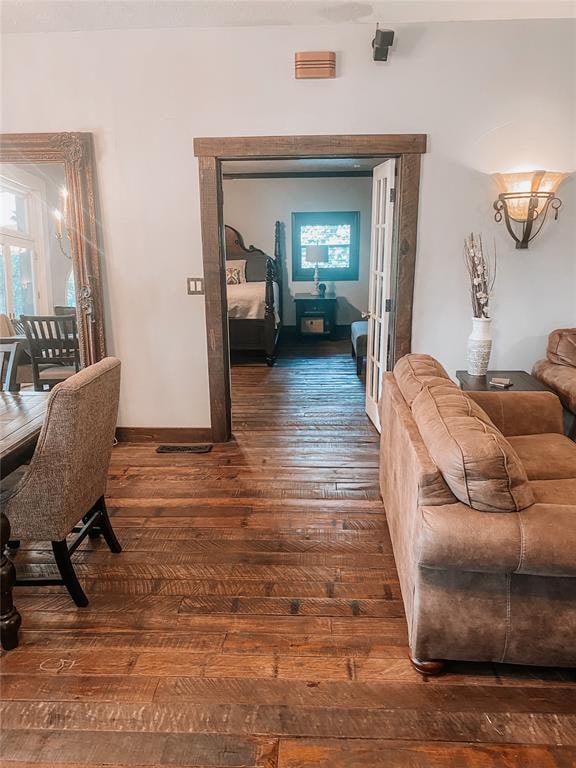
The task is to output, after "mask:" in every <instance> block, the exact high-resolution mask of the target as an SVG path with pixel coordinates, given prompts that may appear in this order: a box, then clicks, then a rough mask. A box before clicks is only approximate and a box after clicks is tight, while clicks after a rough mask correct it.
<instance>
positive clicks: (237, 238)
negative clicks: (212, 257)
mask: <svg viewBox="0 0 576 768" xmlns="http://www.w3.org/2000/svg"><path fill="white" fill-rule="evenodd" d="M224 231H225V234H226V261H228V260H230V259H246V281H247V282H249V283H255V282H263V281H264V280H266V264H267V262H268V254H266V253H264V251H261V250H260V248H255V247H254V246H253V245H251V246H249V247H248V248H247V247H246V246H245V245H244V238H243V237H242V235H241V234H240V232H238V230H237V229H234V227H229V226H228V224H226V225H225V227H224Z"/></svg>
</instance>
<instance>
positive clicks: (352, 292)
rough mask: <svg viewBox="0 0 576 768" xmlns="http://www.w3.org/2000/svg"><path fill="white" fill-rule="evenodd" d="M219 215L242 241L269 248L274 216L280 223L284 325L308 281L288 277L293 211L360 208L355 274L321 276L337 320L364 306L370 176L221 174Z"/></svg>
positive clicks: (353, 316)
mask: <svg viewBox="0 0 576 768" xmlns="http://www.w3.org/2000/svg"><path fill="white" fill-rule="evenodd" d="M223 186H224V221H225V223H226V224H230V225H231V226H233V227H234V228H235V229H238V230H239V231H240V232H241V233H242V236H243V237H244V238H245V240H244V242H245V243H246V245H255V246H256V247H257V248H262V250H264V251H266V253H270V254H273V253H274V222H275V221H276V220H278V221H281V222H282V223H283V224H284V233H285V243H284V254H283V258H284V265H283V275H284V283H283V289H284V325H294V324H295V322H296V317H295V315H296V313H295V307H294V301H293V296H294V294H295V293H307V292H310V291H311V290H312V288H313V283H312V282H306V281H294V280H292V213H294V212H296V211H302V212H306V211H360V270H359V274H358V280H340V281H326V285H327V288H328V291H329V292H330V293H335V294H336V296H337V297H338V300H337V315H336V322H337V323H338V324H339V325H347V324H349V323H352V322H354V320H359V319H360V316H361V313H362V312H365V311H367V309H368V281H369V273H370V219H371V215H372V180H371V179H369V178H338V177H336V178H323V179H310V178H300V179H289V178H284V179H226V180H225V181H224V184H223Z"/></svg>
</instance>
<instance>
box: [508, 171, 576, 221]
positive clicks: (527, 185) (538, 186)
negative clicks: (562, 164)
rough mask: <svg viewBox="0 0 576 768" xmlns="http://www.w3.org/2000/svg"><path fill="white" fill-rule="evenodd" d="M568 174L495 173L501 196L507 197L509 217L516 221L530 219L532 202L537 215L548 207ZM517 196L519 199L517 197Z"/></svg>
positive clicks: (532, 172) (550, 172)
mask: <svg viewBox="0 0 576 768" xmlns="http://www.w3.org/2000/svg"><path fill="white" fill-rule="evenodd" d="M566 176H567V174H566V173H560V172H558V171H527V172H524V173H495V174H494V178H495V179H496V183H497V184H498V188H499V190H500V194H504V195H506V204H507V207H508V215H509V216H510V218H511V219H513V220H514V221H521V222H524V221H526V220H527V219H528V212H529V207H530V201H531V200H532V205H533V206H534V205H535V202H536V201H537V203H538V205H537V206H536V211H537V214H539V213H540V212H541V211H542V209H543V208H545V207H546V204H547V199H548V198H549V197H550V196H553V195H554V193H555V192H556V190H557V189H558V187H559V186H560V184H561V182H562V180H563V179H565V178H566ZM516 195H517V197H516Z"/></svg>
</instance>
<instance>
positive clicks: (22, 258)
mask: <svg viewBox="0 0 576 768" xmlns="http://www.w3.org/2000/svg"><path fill="white" fill-rule="evenodd" d="M11 251H12V260H11V261H12V295H13V296H12V298H13V302H14V309H13V311H14V314H15V315H18V316H19V315H33V314H34V284H33V281H32V253H31V252H30V251H28V250H26V249H25V248H11Z"/></svg>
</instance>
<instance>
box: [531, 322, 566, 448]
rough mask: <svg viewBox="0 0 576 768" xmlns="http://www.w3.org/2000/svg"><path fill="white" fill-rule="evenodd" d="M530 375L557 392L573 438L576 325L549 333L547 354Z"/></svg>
mask: <svg viewBox="0 0 576 768" xmlns="http://www.w3.org/2000/svg"><path fill="white" fill-rule="evenodd" d="M532 375H533V376H535V377H536V378H537V379H539V380H540V381H541V382H542V383H543V384H546V385H547V386H549V387H550V389H553V390H554V392H556V393H557V395H558V397H559V398H560V400H561V401H562V405H563V406H564V408H565V409H566V411H567V414H566V417H567V418H566V431H567V432H568V434H569V435H570V437H571V438H572V439H573V440H576V328H559V329H558V330H556V331H552V333H551V334H550V336H549V337H548V347H547V349H546V357H545V358H544V359H543V360H539V361H538V362H537V363H536V364H535V365H534V369H533V370H532Z"/></svg>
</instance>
